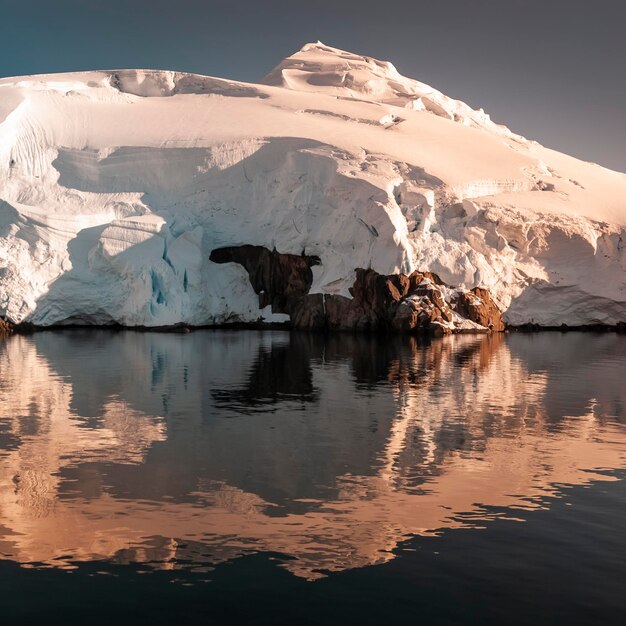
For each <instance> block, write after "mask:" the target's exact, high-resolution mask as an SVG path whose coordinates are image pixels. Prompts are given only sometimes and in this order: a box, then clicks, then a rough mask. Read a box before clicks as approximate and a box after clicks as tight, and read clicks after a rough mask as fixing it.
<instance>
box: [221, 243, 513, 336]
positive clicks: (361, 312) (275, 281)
mask: <svg viewBox="0 0 626 626" xmlns="http://www.w3.org/2000/svg"><path fill="white" fill-rule="evenodd" d="M210 259H211V260H212V261H213V262H215V263H231V262H232V263H239V264H240V265H242V266H243V267H244V268H245V269H246V271H247V272H248V275H249V277H250V283H251V285H252V287H253V289H254V291H255V292H256V293H257V294H258V296H259V307H260V308H265V307H266V306H268V305H271V308H272V312H273V313H286V314H288V315H289V316H290V318H291V326H292V327H293V328H298V329H306V330H325V329H327V330H344V331H345V330H351V331H370V332H376V331H389V332H397V333H404V334H412V333H421V332H424V333H428V334H431V335H435V336H441V335H447V334H451V333H454V332H489V331H490V330H493V331H501V330H504V322H503V320H502V315H501V313H500V311H499V309H498V307H497V306H496V304H495V303H494V302H493V300H492V299H491V296H490V294H489V292H488V291H487V290H486V289H481V288H475V289H473V290H472V291H470V292H464V291H462V290H458V289H453V288H451V287H449V286H447V285H445V284H444V283H443V281H442V280H441V279H440V278H439V277H438V276H437V275H436V274H433V273H431V272H419V271H416V272H413V273H412V274H410V275H405V274H391V275H383V274H379V273H378V272H376V271H374V270H372V269H361V268H357V269H356V270H355V275H356V278H355V281H354V284H353V286H352V287H351V288H350V294H351V296H352V298H347V297H344V296H340V295H333V294H309V293H308V292H309V289H310V288H311V285H312V283H313V272H312V271H311V267H313V266H314V265H317V264H318V263H319V259H318V258H317V257H312V256H306V255H305V254H302V255H300V256H298V255H294V254H281V253H279V252H277V251H276V250H272V251H270V250H267V249H266V248H263V247H261V246H250V245H245V246H239V247H229V248H220V249H217V250H213V252H212V253H211V256H210Z"/></svg>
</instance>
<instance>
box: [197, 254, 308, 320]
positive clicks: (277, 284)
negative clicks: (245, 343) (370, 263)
mask: <svg viewBox="0 0 626 626" xmlns="http://www.w3.org/2000/svg"><path fill="white" fill-rule="evenodd" d="M209 258H210V259H211V261H213V262H214V263H239V265H243V267H245V269H246V271H247V272H248V276H249V277H250V284H251V285H252V288H253V289H254V291H255V293H257V294H258V295H259V307H260V308H261V309H264V308H265V307H266V306H268V305H271V307H272V311H273V312H274V313H287V314H288V315H291V314H292V312H293V308H294V306H295V305H296V304H297V303H298V301H299V300H300V299H301V298H302V297H303V296H305V295H306V294H307V293H309V289H310V288H311V284H312V282H313V273H312V272H311V267H313V266H314V265H318V264H319V262H320V260H319V258H317V257H315V256H305V255H304V254H303V255H302V256H298V255H296V254H280V253H279V252H276V250H268V249H267V248H264V247H263V246H233V247H229V248H218V249H217V250H213V251H212V252H211V256H210V257H209Z"/></svg>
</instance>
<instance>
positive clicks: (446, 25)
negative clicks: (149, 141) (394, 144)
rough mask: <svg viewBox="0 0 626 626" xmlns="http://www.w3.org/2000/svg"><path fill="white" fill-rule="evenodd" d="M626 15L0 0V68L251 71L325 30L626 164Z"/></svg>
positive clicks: (366, 3)
mask: <svg viewBox="0 0 626 626" xmlns="http://www.w3.org/2000/svg"><path fill="white" fill-rule="evenodd" d="M625 24H626V1H624V0H587V1H585V2H583V1H581V0H410V1H409V0H377V1H374V0H358V1H357V0H308V1H306V2H303V1H301V0H204V1H202V0H175V1H174V0H12V1H11V2H9V1H7V0H0V76H17V75H24V74H38V73H50V72H66V71H72V70H87V69H121V68H157V69H174V70H183V71H190V72H197V73H201V74H208V75H212V76H220V77H224V78H233V79H238V80H245V81H257V80H259V79H260V78H261V77H262V76H264V75H265V74H266V73H268V72H269V71H270V69H271V68H272V67H274V66H275V65H277V64H278V62H279V61H280V60H281V59H282V58H284V57H286V56H289V55H290V54H292V53H294V52H295V51H296V50H298V49H299V48H301V47H302V46H303V45H304V44H305V43H308V42H311V41H317V40H320V41H323V42H324V43H325V44H328V45H331V46H334V47H337V48H343V49H345V50H349V51H351V52H356V53H360V54H364V55H369V56H373V57H376V58H379V59H382V60H388V61H392V62H393V63H394V65H395V66H396V67H397V68H398V70H399V71H400V72H401V73H402V74H404V75H406V76H409V77H411V78H416V79H418V80H421V81H422V82H425V83H428V84H429V85H432V86H433V87H436V88H437V89H440V90H441V91H443V92H444V93H446V94H447V95H449V96H451V97H454V98H458V99H460V100H463V101H465V102H467V103H468V104H470V105H471V106H472V107H474V108H481V107H482V108H484V109H485V111H486V112H487V113H489V114H490V115H491V117H492V119H494V121H496V122H498V123H504V124H506V125H507V126H509V127H510V128H511V129H512V130H514V131H515V132H518V133H520V134H522V135H524V136H526V137H528V138H529V139H535V140H537V141H539V142H540V143H542V144H544V145H546V146H548V147H551V148H555V149H557V150H560V151H562V152H566V153H568V154H572V155H574V156H577V157H578V158H581V159H583V160H586V161H594V162H596V163H600V164H601V165H604V166H606V167H610V168H612V169H616V170H618V171H622V172H624V171H626V35H625V30H626V26H625Z"/></svg>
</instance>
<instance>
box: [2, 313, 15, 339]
mask: <svg viewBox="0 0 626 626" xmlns="http://www.w3.org/2000/svg"><path fill="white" fill-rule="evenodd" d="M12 332H13V324H11V323H10V322H7V321H6V320H5V319H2V318H1V317H0V337H1V336H2V335H8V334H10V333H12Z"/></svg>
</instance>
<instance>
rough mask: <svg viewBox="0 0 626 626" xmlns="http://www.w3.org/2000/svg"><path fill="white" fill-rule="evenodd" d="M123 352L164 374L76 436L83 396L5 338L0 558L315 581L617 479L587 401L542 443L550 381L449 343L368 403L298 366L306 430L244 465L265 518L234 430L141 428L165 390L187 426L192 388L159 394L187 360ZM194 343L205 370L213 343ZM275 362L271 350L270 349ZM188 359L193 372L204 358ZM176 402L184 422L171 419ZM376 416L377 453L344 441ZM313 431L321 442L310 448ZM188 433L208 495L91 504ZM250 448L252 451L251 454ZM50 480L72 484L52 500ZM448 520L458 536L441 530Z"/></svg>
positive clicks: (504, 358)
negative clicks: (264, 556)
mask: <svg viewBox="0 0 626 626" xmlns="http://www.w3.org/2000/svg"><path fill="white" fill-rule="evenodd" d="M133 337H135V339H132V340H131V339H130V338H127V339H126V342H129V343H130V345H134V346H135V349H136V348H137V346H143V345H145V346H149V347H150V349H149V350H145V353H144V352H141V351H137V350H135V358H136V359H138V360H137V361H136V363H139V361H140V360H141V359H142V358H146V359H147V362H152V360H153V359H155V358H156V359H157V361H158V362H159V363H162V368H164V369H162V370H160V371H159V374H158V376H155V375H154V369H153V368H152V373H153V375H152V377H151V378H150V379H149V382H148V383H147V384H145V383H144V385H143V386H142V383H141V378H140V377H139V376H137V377H136V378H133V379H132V381H131V382H130V383H129V384H130V385H132V387H128V388H125V387H124V386H123V385H122V387H121V388H120V389H118V393H117V394H116V395H112V396H109V397H107V399H106V400H105V401H104V402H102V403H101V404H100V409H99V410H98V414H97V416H96V418H91V419H93V420H94V421H93V422H88V421H87V419H88V418H87V417H86V416H85V415H80V414H78V413H77V412H76V410H75V407H74V404H75V403H74V401H73V400H74V398H75V394H76V393H77V392H78V388H77V387H76V384H77V383H79V382H80V381H82V380H83V379H79V378H76V379H72V378H71V377H68V376H60V375H59V374H58V373H57V372H56V371H55V370H54V369H53V368H52V367H51V365H50V362H49V361H48V360H47V358H46V357H45V356H44V354H45V351H44V352H43V353H42V352H41V351H38V350H36V349H35V344H34V342H33V340H31V339H28V338H22V337H15V338H12V339H10V340H9V341H7V342H6V343H5V344H4V345H3V346H2V354H1V361H0V362H1V363H2V376H1V379H2V380H1V383H0V385H1V387H0V406H1V407H2V408H1V410H2V413H1V414H0V424H1V425H2V427H3V428H2V430H3V432H5V433H9V434H10V435H12V436H13V438H14V440H13V441H14V443H13V444H12V445H9V446H7V448H6V449H4V450H2V451H1V452H0V529H2V530H0V532H2V533H4V534H0V552H1V553H3V554H4V555H5V556H6V557H7V558H11V559H13V560H16V561H19V562H22V563H26V562H33V561H36V562H41V563H45V564H50V565H53V564H54V565H55V566H57V567H64V566H69V564H70V562H71V561H89V560H93V559H113V560H115V561H116V562H122V563H123V562H130V561H135V562H145V563H147V564H149V565H150V566H151V567H159V568H163V567H167V568H172V567H177V566H178V565H177V564H176V560H177V559H186V560H188V561H189V562H191V563H194V564H195V565H197V566H199V567H200V566H202V565H207V564H210V563H215V562H220V561H224V560H228V559H232V558H235V557H237V556H239V555H241V554H245V553H247V552H251V551H272V552H278V553H284V554H287V555H290V556H293V557H295V559H294V560H290V561H287V562H286V563H285V567H287V568H288V569H289V570H290V571H292V572H293V573H294V574H296V575H298V576H303V577H307V578H315V577H317V576H319V575H320V574H319V571H318V570H325V571H339V570H343V569H346V568H350V567H358V566H364V565H368V564H374V563H379V562H383V561H386V560H389V559H390V558H392V554H391V553H390V551H391V550H393V549H394V548H395V547H396V546H397V545H398V542H400V541H402V540H403V539H404V538H406V537H408V536H411V535H414V534H419V533H431V532H434V531H436V530H438V529H441V528H446V527H456V526H459V525H461V524H462V523H467V520H468V519H470V520H473V521H475V522H477V523H480V522H482V521H484V519H485V518H487V517H488V516H489V515H490V514H489V513H487V512H485V511H484V510H483V509H482V506H483V505H489V506H496V507H506V506H512V507H530V508H532V507H536V506H540V505H539V504H536V503H533V498H535V499H536V498H538V497H539V496H545V495H549V494H552V493H554V489H553V487H552V485H554V484H556V483H561V484H562V483H567V484H580V483H584V482H586V481H589V480H591V479H605V478H606V477H602V476H600V475H598V474H593V473H588V472H581V471H580V470H581V469H593V468H600V467H602V468H616V467H621V466H622V465H623V462H624V458H623V450H624V449H625V448H624V444H625V443H626V434H625V433H624V432H623V431H621V430H619V429H618V428H617V427H614V426H611V425H610V424H606V425H605V424H603V421H602V419H601V418H602V415H600V412H601V406H602V402H601V399H594V400H593V401H591V400H589V401H588V402H587V403H586V406H587V407H590V408H589V411H588V413H584V414H583V415H580V416H578V417H569V418H564V419H563V420H562V421H561V423H560V424H559V427H558V428H554V427H553V425H551V424H550V422H549V418H548V415H547V412H546V408H545V398H546V392H547V387H548V385H549V383H550V376H551V375H554V372H551V371H550V370H543V371H536V372H534V373H533V372H531V371H529V369H527V367H526V365H525V363H524V361H523V360H521V359H519V358H516V357H515V356H514V355H513V353H512V352H511V350H509V347H508V345H507V341H506V339H505V338H504V337H502V336H495V337H471V338H470V337H464V336H457V337H451V338H448V339H446V340H442V341H437V342H434V343H433V344H432V345H430V346H428V347H423V346H417V345H415V346H413V349H412V350H406V351H404V352H401V353H399V354H398V355H397V357H395V358H393V359H392V360H391V361H390V363H389V364H388V365H387V366H386V374H387V379H386V380H385V381H383V382H381V383H380V384H377V385H376V387H375V388H374V389H373V390H372V389H367V390H362V389H361V390H360V389H358V388H355V383H354V378H353V372H352V371H351V368H350V367H349V366H348V364H349V361H348V360H347V359H345V358H337V357H335V359H334V361H333V360H332V358H331V357H330V356H329V355H328V353H326V354H325V358H324V360H323V361H311V362H310V364H311V368H312V376H313V384H314V386H315V388H316V389H317V390H318V394H317V395H318V396H319V397H318V398H317V400H316V403H315V404H309V405H308V409H307V410H308V411H310V412H311V413H312V415H313V418H312V419H311V420H309V421H307V420H301V421H298V420H296V419H295V418H294V417H293V415H290V417H289V420H288V422H289V423H288V424H287V422H282V424H283V427H284V428H287V426H289V428H291V429H292V430H288V431H287V432H288V433H289V434H290V437H289V438H288V440H287V442H285V441H283V440H281V439H278V438H275V439H261V438H259V439H258V440H257V441H256V442H255V445H256V453H257V454H258V457H256V459H257V460H256V461H255V460H254V459H253V464H252V465H251V466H249V471H252V472H254V473H257V474H259V475H260V476H264V477H265V478H264V479H263V480H265V481H267V482H268V483H269V484H271V485H272V486H274V487H278V485H279V484H280V481H281V479H283V478H284V477H285V476H286V475H289V477H293V476H296V477H297V478H298V480H297V481H296V484H299V485H300V489H299V490H298V489H296V490H295V491H294V492H292V493H291V494H290V500H289V502H288V506H286V507H285V508H284V510H280V508H277V507H278V505H277V504H276V503H273V502H272V501H271V497H269V496H267V495H264V496H262V495H260V494H259V493H257V492H255V491H254V489H253V488H250V489H248V488H244V487H242V486H235V485H237V484H238V483H240V482H241V480H240V477H238V476H237V473H238V470H239V469H240V468H241V467H243V462H244V459H245V458H246V455H247V454H248V449H247V448H246V447H245V446H246V443H245V439H246V438H248V437H249V433H248V432H247V430H248V429H249V428H251V424H252V421H246V420H245V419H244V418H240V419H239V418H238V419H236V420H221V421H218V422H214V423H212V424H211V425H210V426H209V425H204V426H203V425H202V424H201V423H198V422H193V424H194V427H193V428H189V424H190V422H185V423H184V425H183V426H184V428H186V429H187V430H184V429H183V430H180V431H173V432H170V431H166V429H165V426H164V419H163V418H162V417H159V416H158V415H157V416H152V415H150V414H149V413H147V412H146V411H144V410H142V407H143V408H144V409H145V408H146V407H151V406H153V405H154V401H153V399H151V396H152V395H154V396H155V397H157V398H159V399H160V398H161V397H162V396H163V394H164V390H165V389H167V390H168V393H169V396H168V398H169V400H168V402H169V403H170V404H169V410H170V411H171V412H172V413H173V414H175V413H176V412H177V411H179V412H182V411H183V410H187V411H189V410H195V409H197V404H198V402H199V400H198V399H197V398H196V397H195V396H194V395H193V394H194V393H196V392H197V391H198V389H194V388H193V385H195V383H197V381H195V382H193V381H192V383H191V385H192V386H191V388H190V389H189V391H187V392H185V393H182V388H181V389H176V387H177V386H179V385H180V386H183V385H189V384H190V383H189V380H188V375H187V374H185V376H184V377H182V378H180V379H177V378H176V377H175V376H173V375H172V372H171V371H169V370H168V369H167V368H168V367H174V365H173V364H174V363H176V368H177V370H178V369H179V365H180V363H179V362H178V361H177V359H178V358H180V357H181V353H180V349H181V347H182V346H184V345H189V344H182V343H180V341H179V340H172V339H171V338H163V339H162V340H161V339H160V338H154V339H144V338H145V337H147V336H137V335H133ZM203 337H206V336H203V335H202V334H200V333H198V334H197V335H196V337H195V338H194V341H193V345H194V346H195V348H204V347H205V344H203V343H202V341H203ZM251 337H252V339H251ZM254 337H256V340H255V339H254ZM223 340H224V341H225V342H226V341H228V342H230V350H231V351H233V352H236V350H237V345H239V347H240V348H241V347H243V350H244V354H245V355H246V358H247V359H248V361H249V360H250V358H251V357H252V356H253V355H254V353H255V351H256V350H255V347H256V348H258V347H259V346H260V345H263V346H266V344H267V343H268V341H269V340H268V335H265V336H259V335H245V337H243V338H241V339H233V338H231V337H230V336H224V338H223ZM110 341H111V342H112V341H113V340H112V339H111V340H110ZM135 341H136V342H137V343H133V342H135ZM143 341H146V342H148V343H146V344H142V343H141V342H143ZM150 341H152V342H153V343H150ZM238 341H241V343H240V344H237V342H238ZM255 341H256V344H255ZM46 342H47V343H46V344H45V345H46V346H47V347H46V350H49V351H50V354H52V353H54V352H55V350H56V351H58V350H59V349H61V348H62V347H63V344H62V341H61V340H60V339H59V340H58V342H57V343H55V340H54V338H53V337H48V338H47V339H46ZM210 342H211V344H212V349H214V350H216V351H217V352H216V353H221V354H223V348H224V344H220V339H219V336H218V337H217V338H216V337H212V338H211V339H210ZM106 343H107V342H106V341H105V344H106ZM42 345H44V344H42ZM115 345H117V344H115ZM208 345H209V343H207V344H206V346H208ZM279 345H280V346H282V347H284V346H285V345H286V344H284V339H281V340H280V341H279ZM157 347H159V349H158V350H157V349H156V348H157ZM266 348H267V346H266ZM201 354H202V355H203V358H206V360H207V362H210V360H211V354H210V351H206V352H204V351H201ZM155 355H156V356H155ZM611 358H613V359H614V358H615V355H612V356H611ZM129 363H130V362H129ZM224 367H227V365H226V361H224ZM85 368H87V369H88V370H89V371H87V372H82V375H84V376H87V377H89V378H93V379H95V380H97V378H98V371H99V369H98V368H99V365H98V361H97V360H95V361H93V362H91V363H90V362H89V361H86V362H85ZM182 369H183V370H184V371H187V370H186V366H185V367H184V368H182ZM241 370H242V367H241V366H239V367H237V368H236V371H237V372H240V371H241ZM172 371H174V370H172ZM202 374H203V375H205V376H207V377H208V378H205V379H203V380H204V383H203V384H204V386H205V387H207V388H211V386H212V385H213V386H216V385H219V384H221V383H219V382H218V383H216V382H215V381H219V380H220V376H223V368H222V370H218V369H217V368H216V369H215V371H214V372H212V371H211V369H208V371H207V370H206V369H205V370H203V372H202ZM85 380H87V379H85ZM237 384H239V383H237ZM81 385H82V388H81V391H82V392H83V393H89V389H85V388H84V387H85V385H84V384H83V383H82V382H81ZM94 388H95V387H94ZM185 389H186V387H185ZM177 391H178V392H179V393H177ZM130 394H135V396H134V397H135V400H134V402H133V404H132V406H129V405H127V402H128V400H127V397H128V396H129V395H130ZM189 394H191V396H189ZM189 397H191V398H193V402H192V404H191V405H189V404H186V402H187V401H188V400H187V399H188V398H189ZM204 397H205V398H206V397H207V396H204ZM141 398H144V400H145V401H144V404H143V405H142V404H141V402H140V400H138V399H141ZM185 407H186V409H185ZM388 411H392V412H394V415H393V416H392V419H388V420H387V421H384V420H383V419H379V420H378V421H377V424H378V428H381V429H383V433H382V435H383V436H382V438H381V433H378V434H377V433H376V432H374V431H373V430H368V429H367V428H365V429H363V428H361V426H362V425H363V423H364V422H367V421H368V419H369V418H370V417H372V416H374V415H378V416H381V415H382V414H383V413H385V412H388ZM594 411H595V414H594ZM24 416H28V419H25V417H24ZM189 417H190V418H191V415H189ZM326 417H328V422H322V428H321V430H317V431H310V429H311V428H313V427H317V426H318V421H319V420H323V419H326ZM28 420H30V422H29V421H28ZM277 423H281V422H277ZM172 428H174V426H172ZM202 428H206V429H209V432H210V439H211V440H212V445H213V447H212V448H211V451H213V450H218V449H219V448H220V447H224V446H228V454H229V455H232V457H233V458H235V459H241V463H237V464H235V465H233V466H228V467H230V469H228V468H227V470H226V475H222V476H219V477H218V474H219V472H218V471H217V470H216V469H211V466H209V465H206V466H203V467H199V468H196V469H195V470H194V471H195V472H196V473H195V475H194V478H195V489H192V490H189V489H187V490H185V488H179V489H178V490H177V487H176V485H175V484H173V485H172V487H171V489H172V491H171V495H170V496H169V497H166V498H161V499H151V498H150V497H149V495H146V496H145V497H143V496H142V494H143V493H144V492H145V493H146V494H148V493H149V490H146V486H145V485H144V486H143V487H141V486H140V487H137V486H136V485H135V486H134V487H135V489H136V490H135V491H134V492H133V491H132V489H131V491H129V493H134V494H135V495H119V494H117V493H116V492H114V491H112V490H111V489H110V488H108V485H107V475H106V468H116V469H115V471H116V472H117V473H118V475H121V476H122V477H123V478H124V479H127V480H128V481H129V485H131V483H132V476H133V471H134V470H133V467H137V466H141V465H142V464H145V462H146V455H147V453H148V451H149V450H151V449H153V448H154V444H155V443H156V442H161V443H160V445H167V444H168V442H169V440H170V438H172V437H179V438H180V437H184V436H186V437H187V438H188V439H187V440H188V441H194V442H195V441H203V442H204V441H206V440H205V439H203V438H202V430H201V429H202ZM304 430H306V431H307V433H308V434H309V435H310V436H312V437H313V439H310V440H307V441H308V443H309V447H308V448H306V449H305V448H302V447H300V448H298V447H297V443H298V441H299V438H301V436H302V431H304ZM311 433H313V434H312V435H311ZM350 434H353V435H354V436H358V437H361V438H363V439H362V442H361V443H359V445H358V448H359V449H360V448H363V449H370V448H371V449H373V450H374V451H375V454H374V456H373V457H372V458H371V459H370V461H369V462H368V465H367V466H366V467H365V468H363V466H359V464H358V463H357V459H356V457H354V456H350V455H352V454H354V452H353V451H351V449H348V453H346V449H342V448H338V447H337V443H338V442H339V440H341V439H343V438H345V437H349V436H350ZM268 446H271V449H270V450H267V449H264V448H267V447H268ZM182 449H187V448H182ZM171 450H172V452H171V453H170V456H168V457H167V463H168V464H171V465H173V466H174V467H176V466H181V467H184V466H185V465H187V464H189V463H192V459H191V458H187V457H185V456H184V455H183V454H181V453H180V449H178V448H175V447H173V448H171ZM346 454H347V456H343V457H341V456H339V459H336V458H333V456H334V455H346ZM303 455H313V456H314V457H316V458H314V462H313V465H315V464H319V463H324V464H327V465H329V466H330V467H334V468H339V469H336V470H335V475H334V476H333V477H331V479H332V480H333V481H334V485H330V484H329V485H327V486H328V487H329V491H328V493H329V494H330V495H329V496H328V497H326V498H321V497H308V496H306V494H305V492H304V491H302V489H304V485H305V484H306V483H307V481H310V480H314V479H313V478H312V475H310V474H308V473H306V472H307V471H310V469H308V470H307V467H308V466H306V465H303V458H302V456H303ZM266 459H274V460H275V464H276V466H277V468H278V469H277V471H278V473H277V474H272V469H271V468H269V469H268V468H266V467H265V461H266ZM342 460H343V461H345V462H343V463H341V462H339V461H342ZM206 462H208V459H207V461H206ZM261 463H262V464H263V466H262V465H261ZM192 467H194V466H193V465H192ZM359 467H361V470H358V468H359ZM103 468H104V469H103ZM207 468H208V469H207ZM165 469H167V468H165ZM355 469H356V470H357V471H356V472H355ZM368 469H369V470H372V471H371V473H369V474H368V473H367V471H366V470H368ZM78 470H80V471H78ZM364 470H365V471H364ZM303 471H304V472H305V473H303V474H301V473H302V472H303ZM359 471H360V473H359ZM68 472H70V473H69V474H68ZM72 472H73V473H72ZM120 472H122V473H121V474H120ZM264 472H266V473H264ZM68 475H69V476H70V477H71V481H74V482H71V481H70V482H69V483H68V482H67V476H68ZM164 476H165V478H167V474H165V475H164ZM160 479H162V478H161V477H160V476H159V475H155V476H154V481H159V480H160ZM62 480H66V482H65V483H62ZM327 480H330V479H327ZM74 485H75V487H76V489H75V490H73V486H74ZM331 486H332V487H334V488H333V489H330V488H331ZM137 489H139V491H137ZM137 494H139V495H137ZM298 507H299V508H298ZM460 513H463V514H465V515H464V518H465V520H466V521H461V520H460V519H459V517H458V514H460ZM4 529H6V530H4Z"/></svg>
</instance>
